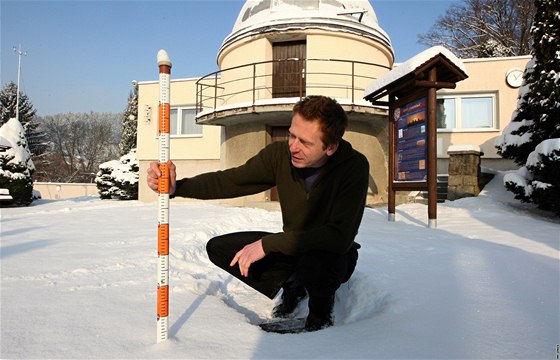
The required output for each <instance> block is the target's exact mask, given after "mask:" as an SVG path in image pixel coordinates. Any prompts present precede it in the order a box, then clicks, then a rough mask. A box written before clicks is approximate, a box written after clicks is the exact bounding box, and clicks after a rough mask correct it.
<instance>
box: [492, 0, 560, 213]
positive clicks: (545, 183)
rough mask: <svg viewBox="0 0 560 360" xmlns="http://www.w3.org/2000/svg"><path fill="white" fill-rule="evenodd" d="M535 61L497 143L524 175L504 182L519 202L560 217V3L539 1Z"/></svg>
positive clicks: (534, 42)
mask: <svg viewBox="0 0 560 360" xmlns="http://www.w3.org/2000/svg"><path fill="white" fill-rule="evenodd" d="M535 7H536V10H537V11H536V13H535V21H534V25H533V27H532V28H531V34H532V35H533V50H532V54H533V58H532V60H531V61H530V62H529V63H528V64H527V66H526V68H525V73H524V75H523V78H524V81H523V86H522V87H521V88H520V89H519V99H518V103H517V109H516V110H515V111H514V113H513V115H512V119H511V123H510V124H509V125H508V126H507V127H506V128H505V129H504V132H503V134H502V135H501V136H500V137H498V138H497V140H496V143H495V145H496V148H497V149H498V153H499V154H500V155H501V156H502V157H504V158H508V159H512V160H514V161H515V162H516V163H517V164H519V165H520V166H522V167H521V169H520V170H519V171H518V172H516V173H513V174H509V175H508V176H506V177H504V184H505V186H506V188H507V189H508V190H510V191H512V192H513V193H514V194H515V197H516V198H517V199H520V200H521V201H526V202H532V203H535V204H537V205H538V206H539V207H540V208H543V209H547V210H552V211H554V212H555V213H557V214H558V215H560V51H559V50H558V49H559V48H560V27H559V26H557V25H558V19H560V1H557V0H535Z"/></svg>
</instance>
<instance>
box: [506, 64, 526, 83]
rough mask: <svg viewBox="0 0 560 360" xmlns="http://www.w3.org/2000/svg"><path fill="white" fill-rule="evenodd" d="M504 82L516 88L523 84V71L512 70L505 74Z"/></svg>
mask: <svg viewBox="0 0 560 360" xmlns="http://www.w3.org/2000/svg"><path fill="white" fill-rule="evenodd" d="M506 82H507V84H508V85H509V86H511V87H514V88H518V87H520V86H521V84H522V83H523V71H522V70H520V69H512V70H510V71H508V73H507V74H506Z"/></svg>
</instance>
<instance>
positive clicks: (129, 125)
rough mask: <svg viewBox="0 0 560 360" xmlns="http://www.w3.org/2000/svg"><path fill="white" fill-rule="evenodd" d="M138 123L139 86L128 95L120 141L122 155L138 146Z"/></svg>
mask: <svg viewBox="0 0 560 360" xmlns="http://www.w3.org/2000/svg"><path fill="white" fill-rule="evenodd" d="M137 125H138V88H137V87H134V90H133V91H132V92H131V93H130V94H129V95H128V105H127V107H126V110H125V111H124V113H123V115H122V134H121V141H120V143H119V150H120V155H121V156H123V155H125V154H128V153H129V152H130V150H132V149H134V148H136V137H137Z"/></svg>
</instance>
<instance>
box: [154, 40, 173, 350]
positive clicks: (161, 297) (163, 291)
mask: <svg viewBox="0 0 560 360" xmlns="http://www.w3.org/2000/svg"><path fill="white" fill-rule="evenodd" d="M157 61H158V66H159V109H158V133H159V158H158V162H159V170H160V171H161V176H160V177H159V179H158V190H159V199H158V244H157V247H158V263H157V342H161V341H165V340H167V338H168V327H169V325H168V318H167V316H168V313H169V168H168V166H167V162H168V161H169V128H170V124H169V112H170V107H169V100H170V97H169V95H170V78H171V60H170V59H169V56H168V55H167V52H166V51H165V50H160V51H159V52H158V54H157Z"/></svg>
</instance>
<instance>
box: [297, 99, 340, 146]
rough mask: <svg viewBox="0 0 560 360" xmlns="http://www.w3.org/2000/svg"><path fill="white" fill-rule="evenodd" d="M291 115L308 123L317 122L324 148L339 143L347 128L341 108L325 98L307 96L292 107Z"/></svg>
mask: <svg viewBox="0 0 560 360" xmlns="http://www.w3.org/2000/svg"><path fill="white" fill-rule="evenodd" d="M293 113H294V114H296V113H297V114H299V115H301V116H302V117H303V118H304V119H305V120H308V121H315V120H319V122H320V125H321V132H322V133H323V135H322V136H321V140H323V145H324V146H325V147H327V146H329V145H333V144H337V143H339V142H340V140H341V139H342V136H343V135H344V131H345V130H346V127H347V126H348V116H346V112H345V111H344V109H343V108H342V106H340V104H339V103H338V102H337V101H336V100H334V99H331V98H329V97H327V96H322V95H310V96H307V97H305V98H303V99H301V100H300V101H298V102H297V103H296V104H295V105H294V108H293Z"/></svg>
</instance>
